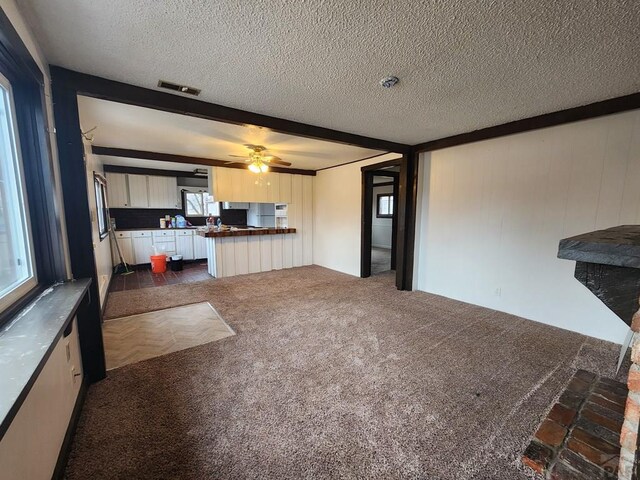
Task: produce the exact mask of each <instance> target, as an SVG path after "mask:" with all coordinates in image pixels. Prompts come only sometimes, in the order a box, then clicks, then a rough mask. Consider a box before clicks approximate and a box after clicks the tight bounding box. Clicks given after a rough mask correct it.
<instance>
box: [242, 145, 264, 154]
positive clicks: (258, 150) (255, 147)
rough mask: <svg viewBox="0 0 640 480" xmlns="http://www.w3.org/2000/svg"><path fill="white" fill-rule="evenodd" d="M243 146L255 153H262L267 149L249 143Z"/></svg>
mask: <svg viewBox="0 0 640 480" xmlns="http://www.w3.org/2000/svg"><path fill="white" fill-rule="evenodd" d="M244 146H245V147H246V148H248V149H249V150H253V151H256V152H264V151H265V150H266V149H267V147H265V146H263V145H253V144H251V143H245V144H244Z"/></svg>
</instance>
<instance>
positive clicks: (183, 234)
mask: <svg viewBox="0 0 640 480" xmlns="http://www.w3.org/2000/svg"><path fill="white" fill-rule="evenodd" d="M176 235H178V236H180V237H188V236H190V235H193V230H176Z"/></svg>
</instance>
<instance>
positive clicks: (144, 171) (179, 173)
mask: <svg viewBox="0 0 640 480" xmlns="http://www.w3.org/2000/svg"><path fill="white" fill-rule="evenodd" d="M104 172H105V173H107V172H109V173H132V174H134V175H155V176H158V177H186V178H202V179H204V180H206V179H207V177H206V176H204V175H196V174H195V173H193V172H186V171H183V170H160V169H156V168H139V167H126V166H123V165H109V164H105V165H104Z"/></svg>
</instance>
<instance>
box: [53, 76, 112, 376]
mask: <svg viewBox="0 0 640 480" xmlns="http://www.w3.org/2000/svg"><path fill="white" fill-rule="evenodd" d="M51 87H52V88H51V91H52V97H53V106H54V108H53V113H54V118H55V122H56V125H58V129H57V142H56V143H57V145H58V159H59V162H60V170H61V171H62V172H63V174H62V175H61V181H62V194H63V198H64V213H65V218H66V223H67V232H68V235H67V237H68V241H69V255H70V260H71V271H72V272H73V276H74V277H75V278H91V280H92V281H91V285H89V296H90V299H91V300H90V301H89V303H88V305H86V306H85V307H84V308H80V309H78V314H77V319H78V333H79V335H80V351H81V353H82V369H83V371H84V373H85V375H86V376H87V379H88V381H89V382H90V383H93V382H97V381H98V380H102V379H103V378H105V376H106V374H107V371H106V362H105V358H104V344H103V340H102V312H101V310H100V302H99V298H100V294H99V292H98V274H97V270H96V261H95V257H94V254H93V236H92V229H91V206H90V205H89V193H88V187H87V171H86V166H85V163H84V145H83V143H82V136H81V135H80V116H79V113H78V96H77V95H76V92H75V90H73V89H71V88H67V87H66V86H65V85H64V84H61V83H55V82H53V83H52V85H51ZM61 126H63V127H64V128H61Z"/></svg>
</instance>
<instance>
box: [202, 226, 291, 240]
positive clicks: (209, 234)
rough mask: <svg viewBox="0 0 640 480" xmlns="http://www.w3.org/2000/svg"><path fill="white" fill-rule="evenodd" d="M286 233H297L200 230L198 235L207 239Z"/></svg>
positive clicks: (280, 230)
mask: <svg viewBox="0 0 640 480" xmlns="http://www.w3.org/2000/svg"><path fill="white" fill-rule="evenodd" d="M286 233H296V229H295V228H237V229H232V230H221V231H214V232H204V231H202V230H198V232H197V234H198V235H200V236H201V237H205V238H220V237H246V236H249V235H282V234H286Z"/></svg>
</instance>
